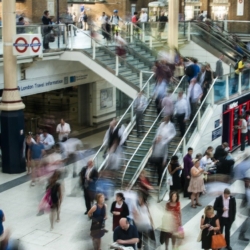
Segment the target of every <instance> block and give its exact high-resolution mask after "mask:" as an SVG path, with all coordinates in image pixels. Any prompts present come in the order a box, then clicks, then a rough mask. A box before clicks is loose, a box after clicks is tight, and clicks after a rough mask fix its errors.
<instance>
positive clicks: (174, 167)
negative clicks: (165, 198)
mask: <svg viewBox="0 0 250 250" xmlns="http://www.w3.org/2000/svg"><path fill="white" fill-rule="evenodd" d="M182 169H183V168H182V166H181V165H180V163H179V161H178V156H177V155H173V156H172V158H171V161H170V164H169V165H168V172H169V173H170V175H171V176H172V184H173V185H171V186H170V190H172V191H180V190H181V178H180V172H181V170H182Z"/></svg>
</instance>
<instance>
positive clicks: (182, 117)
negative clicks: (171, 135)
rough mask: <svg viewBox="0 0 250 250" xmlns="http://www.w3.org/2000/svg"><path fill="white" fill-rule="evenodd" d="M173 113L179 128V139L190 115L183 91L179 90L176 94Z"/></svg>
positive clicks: (183, 132)
mask: <svg viewBox="0 0 250 250" xmlns="http://www.w3.org/2000/svg"><path fill="white" fill-rule="evenodd" d="M174 113H175V117H176V119H177V123H178V125H179V128H180V133H181V137H183V136H184V135H185V131H186V122H187V121H188V119H189V114H190V104H189V102H188V100H187V98H186V97H184V96H183V90H179V92H178V97H177V102H176V104H175V111H174Z"/></svg>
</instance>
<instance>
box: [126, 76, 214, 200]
mask: <svg viewBox="0 0 250 250" xmlns="http://www.w3.org/2000/svg"><path fill="white" fill-rule="evenodd" d="M216 80H217V79H215V80H214V82H213V84H212V85H211V87H210V91H209V92H208V95H207V96H206V98H205V100H204V101H203V102H202V104H201V105H200V108H199V109H198V111H197V113H196V115H195V116H194V119H193V120H192V121H190V123H189V124H188V125H187V126H188V128H187V130H186V133H185V135H184V137H183V138H182V137H180V136H178V134H179V131H178V127H177V126H176V132H177V134H176V136H175V137H174V139H173V140H172V141H171V142H170V143H169V145H168V159H170V158H171V156H172V155H178V156H179V159H180V160H181V159H182V156H183V155H184V153H185V151H186V144H187V143H188V141H189V140H190V138H192V136H193V133H195V132H196V130H197V129H198V127H199V125H198V124H199V119H200V118H201V117H202V116H203V115H204V114H205V112H206V110H207V107H208V106H209V105H210V102H211V100H213V98H212V97H211V94H214V92H213V88H214V84H215V83H216ZM181 87H182V89H183V90H184V91H185V93H186V91H187V89H188V84H187V83H185V82H183V84H182V86H181ZM159 125H160V116H158V117H157V119H156V120H155V121H154V123H153V124H152V126H151V127H150V129H149V130H148V132H147V134H146V135H145V137H144V138H143V140H142V142H141V143H140V145H139V147H138V148H137V149H136V150H135V152H134V155H133V157H132V158H131V159H130V161H129V162H128V164H127V166H126V169H125V171H124V174H123V178H122V188H125V189H131V188H133V186H134V185H135V183H136V180H137V179H138V177H139V175H140V173H141V172H142V170H146V172H147V173H148V177H149V179H150V182H151V183H152V185H153V186H154V187H156V186H157V181H158V175H157V173H156V172H157V171H156V169H155V167H154V166H153V165H151V164H150V163H148V159H149V158H150V156H151V154H152V141H153V139H154V137H155V134H156V130H157V128H158V127H159ZM141 147H142V148H143V149H145V148H148V151H147V153H146V154H145V152H144V153H143V151H142V150H141ZM134 161H140V162H141V164H140V165H139V166H138V165H136V164H135V162H134ZM167 167H168V164H167ZM167 167H166V168H165V170H164V173H163V176H162V179H161V183H160V186H159V190H158V191H157V192H158V193H157V196H158V197H157V200H158V201H161V200H162V199H163V198H164V196H165V194H166V192H167V190H168V189H167V188H168V186H167V177H168V175H167V171H166V169H167ZM155 190H157V188H155Z"/></svg>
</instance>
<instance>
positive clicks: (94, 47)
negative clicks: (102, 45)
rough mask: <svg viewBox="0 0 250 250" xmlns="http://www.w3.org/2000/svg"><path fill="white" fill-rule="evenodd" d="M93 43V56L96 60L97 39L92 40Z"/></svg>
mask: <svg viewBox="0 0 250 250" xmlns="http://www.w3.org/2000/svg"><path fill="white" fill-rule="evenodd" d="M92 45H93V55H92V58H93V60H95V56H96V54H95V53H96V43H95V40H92Z"/></svg>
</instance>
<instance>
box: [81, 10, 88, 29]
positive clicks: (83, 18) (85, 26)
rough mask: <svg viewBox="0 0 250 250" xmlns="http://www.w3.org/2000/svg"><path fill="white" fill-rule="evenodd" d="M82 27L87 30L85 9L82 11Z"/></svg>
mask: <svg viewBox="0 0 250 250" xmlns="http://www.w3.org/2000/svg"><path fill="white" fill-rule="evenodd" d="M82 29H83V30H88V15H87V13H86V12H85V11H84V12H83V13H82Z"/></svg>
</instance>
